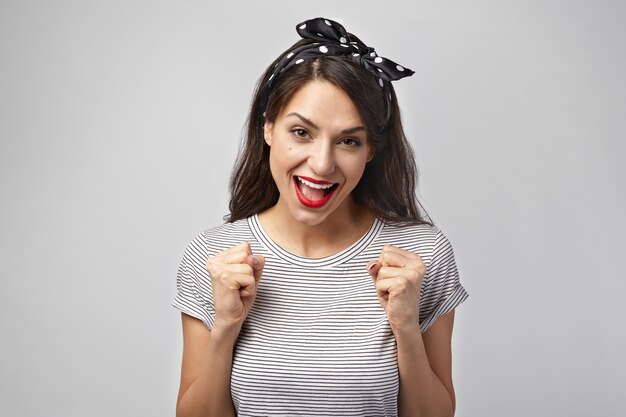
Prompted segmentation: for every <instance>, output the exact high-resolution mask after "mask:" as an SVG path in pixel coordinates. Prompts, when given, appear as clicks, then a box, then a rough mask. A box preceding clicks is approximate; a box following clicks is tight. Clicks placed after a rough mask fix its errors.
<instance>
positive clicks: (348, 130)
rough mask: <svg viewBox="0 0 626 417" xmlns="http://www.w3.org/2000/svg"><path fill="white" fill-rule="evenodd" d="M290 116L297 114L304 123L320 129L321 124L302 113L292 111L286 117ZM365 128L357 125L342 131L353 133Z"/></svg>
mask: <svg viewBox="0 0 626 417" xmlns="http://www.w3.org/2000/svg"><path fill="white" fill-rule="evenodd" d="M289 116H296V117H297V118H298V119H300V120H301V121H302V123H304V124H307V125H309V126H310V127H312V128H313V129H319V126H318V125H316V124H315V123H314V122H313V121H312V120H309V119H307V118H306V117H304V116H303V115H301V114H299V113H296V112H291V113H289V114H288V115H287V116H286V117H289ZM363 130H365V127H363V126H357V127H353V128H350V129H345V130H342V131H341V133H342V134H344V135H350V134H352V133H356V132H361V131H363Z"/></svg>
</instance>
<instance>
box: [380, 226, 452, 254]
mask: <svg viewBox="0 0 626 417" xmlns="http://www.w3.org/2000/svg"><path fill="white" fill-rule="evenodd" d="M378 240H379V242H380V243H382V244H390V245H394V246H397V247H400V248H403V249H405V250H409V251H412V252H415V253H418V254H419V255H420V256H422V257H423V258H425V259H428V260H430V259H432V258H433V257H434V256H436V254H437V253H442V252H444V253H445V252H448V251H452V245H451V244H450V241H449V240H448V238H447V237H446V235H445V234H444V233H443V232H442V231H441V230H440V229H439V227H437V226H435V225H433V224H430V223H398V222H385V224H384V227H383V229H382V231H381V232H380V234H379V236H378Z"/></svg>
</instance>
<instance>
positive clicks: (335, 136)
mask: <svg viewBox="0 0 626 417" xmlns="http://www.w3.org/2000/svg"><path fill="white" fill-rule="evenodd" d="M265 141H266V142H267V144H268V145H269V146H270V169H271V172H272V177H273V178H274V181H275V182H276V185H277V187H278V191H279V192H280V197H279V200H278V203H277V208H279V209H281V210H286V211H288V213H289V214H290V215H291V216H292V217H293V218H294V219H295V220H296V221H298V222H300V223H304V224H307V225H317V224H320V223H322V222H323V221H324V220H326V219H328V218H329V216H332V219H333V220H340V219H341V217H342V216H347V217H346V220H349V216H350V213H349V209H350V205H351V203H352V197H351V192H352V190H353V189H354V187H355V186H356V185H357V184H358V182H359V180H360V179H361V176H362V175H363V171H364V170H365V164H366V163H367V162H368V161H369V160H371V158H372V156H373V150H372V148H371V146H370V144H369V142H368V140H367V134H366V132H365V125H364V123H363V121H362V120H361V116H360V115H359V113H358V111H357V109H356V107H355V106H354V104H353V103H352V100H350V98H349V97H348V96H347V95H346V94H345V93H344V92H343V90H341V89H339V88H338V87H336V86H334V85H333V84H330V83H328V82H325V81H311V82H308V83H307V84H305V85H304V86H302V87H301V88H299V89H298V90H297V91H296V92H295V93H294V95H293V96H292V97H291V99H290V100H289V101H288V102H287V104H286V105H285V106H284V107H283V108H282V110H281V111H280V112H279V114H278V116H277V117H276V120H275V121H274V122H273V123H270V122H267V123H266V124H265Z"/></svg>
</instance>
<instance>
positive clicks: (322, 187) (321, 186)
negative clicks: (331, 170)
mask: <svg viewBox="0 0 626 417" xmlns="http://www.w3.org/2000/svg"><path fill="white" fill-rule="evenodd" d="M296 178H298V181H300V182H301V183H302V184H304V185H306V186H307V187H311V188H315V189H316V190H327V189H329V188H330V187H332V186H333V184H315V183H312V182H311V181H307V180H305V179H302V178H300V177H296Z"/></svg>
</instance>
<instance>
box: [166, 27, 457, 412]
mask: <svg viewBox="0 0 626 417" xmlns="http://www.w3.org/2000/svg"><path fill="white" fill-rule="evenodd" d="M296 29H297V31H298V33H299V34H300V35H301V36H302V38H303V39H302V40H300V41H299V42H297V43H296V44H295V45H294V46H292V47H291V48H289V49H288V50H287V51H285V52H284V53H283V54H282V55H281V56H280V57H278V59H277V60H276V61H275V62H274V63H272V64H271V65H270V67H269V68H268V70H267V71H266V72H265V74H264V76H263V77H262V79H261V81H260V82H259V86H258V88H257V91H256V93H255V98H254V101H253V104H252V108H251V112H250V115H249V121H248V133H247V137H246V141H245V145H244V148H243V150H242V152H241V154H240V157H239V160H238V161H237V164H236V166H235V169H234V172H233V176H232V179H231V203H230V216H229V218H228V222H227V223H225V224H223V225H221V226H218V227H215V228H213V229H210V230H207V231H205V232H203V233H200V234H199V235H198V236H197V237H196V238H195V239H194V240H193V241H192V242H191V243H190V245H189V246H188V248H187V250H186V252H185V254H184V257H183V260H182V263H181V266H180V269H179V273H178V280H177V287H178V294H177V296H176V297H175V299H174V302H173V304H174V306H175V307H177V308H178V309H180V310H181V311H182V321H183V336H184V349H183V362H182V375H181V383H180V392H179V395H178V404H177V415H178V416H180V417H183V416H219V417H224V416H235V415H238V416H296V415H302V416H396V415H399V416H402V417H405V416H452V415H453V414H454V408H455V399H454V389H453V385H452V376H451V348H450V345H451V336H452V327H453V319H454V309H455V307H456V306H457V305H459V304H460V303H461V302H463V301H464V300H465V298H466V297H467V293H466V292H465V290H464V289H463V287H462V286H461V284H460V281H459V276H458V272H457V268H456V265H455V261H454V256H453V253H452V249H451V246H450V244H449V242H448V240H447V239H446V238H445V236H444V235H443V234H442V233H441V232H440V231H439V230H438V229H437V228H436V227H434V226H433V225H432V224H430V223H429V222H428V221H427V220H425V219H424V217H423V216H422V214H421V213H420V211H419V205H418V203H417V201H416V199H415V181H416V169H415V165H414V160H413V154H412V151H411V148H410V146H409V144H408V142H407V139H406V137H405V135H404V132H403V128H402V124H401V120H400V112H399V108H398V105H397V102H396V96H395V93H394V89H393V87H392V86H391V81H392V80H397V79H399V78H402V77H404V76H407V75H411V74H412V73H413V72H412V71H411V70H409V69H407V68H403V67H402V66H400V65H397V64H396V63H394V62H393V61H391V60H389V59H387V58H383V57H380V56H378V55H377V53H376V52H375V51H374V49H373V48H370V47H368V46H366V45H365V44H364V43H363V42H361V41H360V40H359V39H358V38H357V37H356V36H354V35H352V34H350V33H348V32H346V30H345V29H344V28H343V26H341V25H340V24H338V23H337V22H334V21H331V20H327V19H323V18H317V19H311V20H308V21H306V22H303V23H301V24H299V25H298V26H297V28H296Z"/></svg>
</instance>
